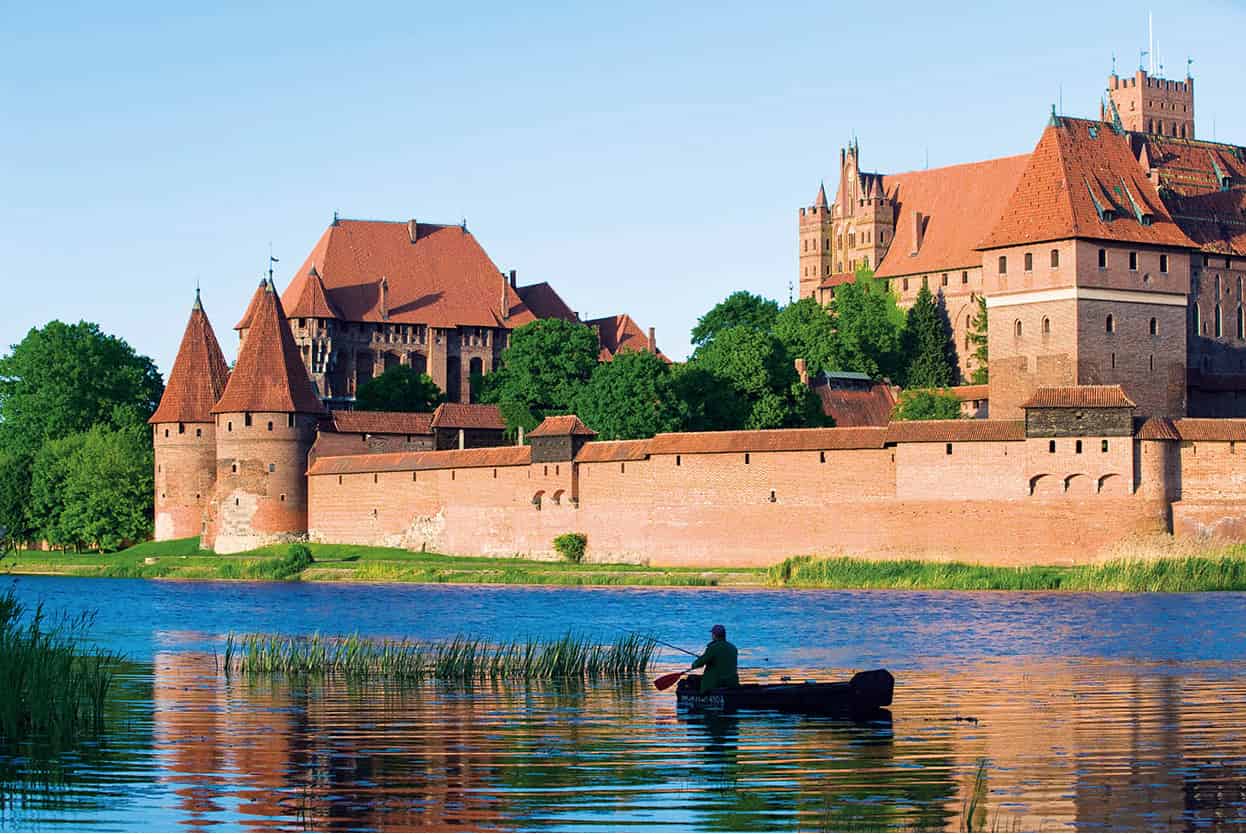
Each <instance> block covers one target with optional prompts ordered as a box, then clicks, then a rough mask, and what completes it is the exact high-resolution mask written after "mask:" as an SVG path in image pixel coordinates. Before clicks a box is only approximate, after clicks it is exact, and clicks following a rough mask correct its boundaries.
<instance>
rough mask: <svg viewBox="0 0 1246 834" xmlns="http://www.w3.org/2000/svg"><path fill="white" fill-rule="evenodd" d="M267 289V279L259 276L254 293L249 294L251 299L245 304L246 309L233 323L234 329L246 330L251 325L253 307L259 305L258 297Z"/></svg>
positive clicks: (261, 296) (253, 312) (253, 314)
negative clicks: (258, 283) (258, 282)
mask: <svg viewBox="0 0 1246 834" xmlns="http://www.w3.org/2000/svg"><path fill="white" fill-rule="evenodd" d="M267 289H268V279H267V278H261V279H260V285H259V287H257V288H256V290H255V294H254V295H252V296H251V301H250V303H249V304H247V311H246V312H245V313H243V314H242V318H241V319H239V320H238V323H237V324H235V325H234V330H246V329H247V328H248V327H250V326H251V319H252V318H253V317H254V316H255V308H256V307H258V306H259V303H260V299H261V298H263V296H264V291H265V290H267Z"/></svg>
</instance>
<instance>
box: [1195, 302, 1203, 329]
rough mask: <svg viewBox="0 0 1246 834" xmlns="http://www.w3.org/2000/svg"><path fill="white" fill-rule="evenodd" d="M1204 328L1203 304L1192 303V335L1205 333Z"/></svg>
mask: <svg viewBox="0 0 1246 834" xmlns="http://www.w3.org/2000/svg"><path fill="white" fill-rule="evenodd" d="M1205 334H1206V330H1205V329H1204V328H1203V305H1201V304H1198V303H1195V304H1194V335H1195V336H1199V335H1205Z"/></svg>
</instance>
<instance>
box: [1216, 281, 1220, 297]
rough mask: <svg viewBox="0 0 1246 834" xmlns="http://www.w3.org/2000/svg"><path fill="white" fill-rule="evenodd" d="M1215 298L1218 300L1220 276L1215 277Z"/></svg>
mask: <svg viewBox="0 0 1246 834" xmlns="http://www.w3.org/2000/svg"><path fill="white" fill-rule="evenodd" d="M1216 298H1220V276H1219V275H1217V276H1216Z"/></svg>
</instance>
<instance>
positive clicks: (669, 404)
mask: <svg viewBox="0 0 1246 834" xmlns="http://www.w3.org/2000/svg"><path fill="white" fill-rule="evenodd" d="M575 413H576V414H578V415H579V416H580V419H581V420H583V421H584V422H585V423H587V424H588V425H589V426H590V427H592V428H593V429H594V430H595V431H596V432H597V435H598V439H600V440H632V439H636V438H642V437H653V436H654V435H655V434H657V433H658V432H666V431H676V430H677V429H678V428H679V426H680V424H681V422H682V419H683V414H684V408H683V403H682V402H681V401H680V399H679V396H678V394H677V393H676V390H675V384H674V381H673V380H672V378H671V371H670V366H669V365H667V363H666V362H664V361H662V360H661V359H660V358H658V357H657V356H656V355H654V354H652V353H649V352H648V351H628V352H626V353H620V354H618V355H616V356H615V357H614V360H613V361H611V362H602V363H601V364H600V365H598V366H597V369H596V370H595V371H593V375H592V377H591V378H590V379H589V381H588V384H587V385H585V386H584V387H583V388H581V389H580V392H579V394H578V395H577V396H576V402H575Z"/></svg>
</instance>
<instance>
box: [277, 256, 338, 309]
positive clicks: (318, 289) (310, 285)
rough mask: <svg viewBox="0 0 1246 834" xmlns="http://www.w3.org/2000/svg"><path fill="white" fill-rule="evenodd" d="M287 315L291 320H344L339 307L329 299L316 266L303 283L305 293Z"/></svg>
mask: <svg viewBox="0 0 1246 834" xmlns="http://www.w3.org/2000/svg"><path fill="white" fill-rule="evenodd" d="M286 315H287V316H289V317H290V318H309V319H340V318H342V314H341V312H339V311H338V309H337V306H336V305H334V303H333V302H332V301H331V300H330V299H329V295H328V293H327V292H326V290H325V288H324V281H322V280H321V279H320V273H319V272H317V271H316V268H315V267H314V266H313V267H312V268H311V272H310V273H309V274H308V275H307V279H306V280H305V281H303V291H302V292H301V293H299V297H298V299H297V300H296V301H295V302H294V306H292V307H291V308H290V309H289V310H288V311H286Z"/></svg>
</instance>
